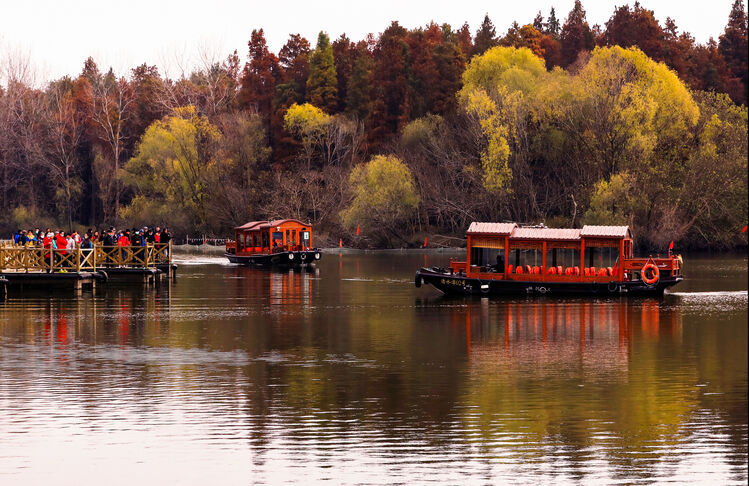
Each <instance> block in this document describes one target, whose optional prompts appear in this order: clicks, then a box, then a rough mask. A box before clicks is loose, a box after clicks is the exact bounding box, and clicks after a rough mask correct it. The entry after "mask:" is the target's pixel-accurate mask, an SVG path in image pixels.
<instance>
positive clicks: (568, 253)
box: [546, 248, 580, 269]
mask: <svg viewBox="0 0 749 486" xmlns="http://www.w3.org/2000/svg"><path fill="white" fill-rule="evenodd" d="M579 265H580V250H579V249H578V248H547V250H546V268H551V267H562V269H566V268H569V267H577V266H579Z"/></svg>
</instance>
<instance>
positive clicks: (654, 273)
mask: <svg viewBox="0 0 749 486" xmlns="http://www.w3.org/2000/svg"><path fill="white" fill-rule="evenodd" d="M648 274H649V275H650V276H648ZM640 275H641V276H642V281H643V282H645V283H646V284H648V285H653V284H654V283H656V282H657V281H658V280H659V279H660V278H661V271H660V270H658V267H657V266H656V265H655V263H652V262H650V263H646V264H645V265H644V266H643V267H642V270H640Z"/></svg>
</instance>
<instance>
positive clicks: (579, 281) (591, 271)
mask: <svg viewBox="0 0 749 486" xmlns="http://www.w3.org/2000/svg"><path fill="white" fill-rule="evenodd" d="M466 237H467V240H468V246H467V250H466V258H465V260H461V261H453V260H451V261H450V268H422V269H421V270H419V271H417V272H416V286H417V287H420V286H421V284H422V283H428V284H431V285H432V286H434V287H435V288H437V289H439V290H440V291H442V292H444V293H446V294H461V295H466V294H479V295H481V294H552V295H556V294H616V295H620V294H646V295H647V294H649V295H659V294H663V291H664V290H665V289H667V288H669V287H671V286H673V285H676V284H677V283H679V282H681V281H682V279H683V277H682V274H681V266H682V258H681V256H680V255H672V254H671V251H670V250H669V254H668V256H666V257H660V256H655V257H653V256H649V257H647V258H635V257H634V256H633V244H632V243H633V242H632V233H631V232H630V230H629V227H628V226H591V225H586V226H583V228H582V229H572V228H546V227H543V226H540V227H539V226H530V227H528V226H526V227H523V226H518V225H517V224H516V223H476V222H474V223H471V226H470V227H469V228H468V231H467V232H466Z"/></svg>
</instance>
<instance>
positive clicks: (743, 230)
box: [741, 225, 746, 233]
mask: <svg viewBox="0 0 749 486" xmlns="http://www.w3.org/2000/svg"><path fill="white" fill-rule="evenodd" d="M741 232H742V233H746V225H744V229H742V230H741Z"/></svg>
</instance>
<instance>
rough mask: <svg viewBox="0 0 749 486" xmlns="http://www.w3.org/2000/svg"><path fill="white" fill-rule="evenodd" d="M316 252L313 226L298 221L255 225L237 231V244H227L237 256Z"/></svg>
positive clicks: (244, 226) (259, 222)
mask: <svg viewBox="0 0 749 486" xmlns="http://www.w3.org/2000/svg"><path fill="white" fill-rule="evenodd" d="M310 249H312V226H311V225H310V224H309V223H303V222H301V221H299V220H297V219H277V220H275V221H251V222H249V223H245V224H243V225H242V226H237V227H236V228H234V241H227V242H226V250H227V252H228V253H233V254H235V255H255V254H273V253H281V252H290V251H291V252H295V251H308V250H310Z"/></svg>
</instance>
